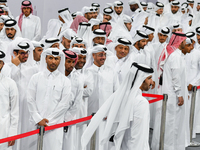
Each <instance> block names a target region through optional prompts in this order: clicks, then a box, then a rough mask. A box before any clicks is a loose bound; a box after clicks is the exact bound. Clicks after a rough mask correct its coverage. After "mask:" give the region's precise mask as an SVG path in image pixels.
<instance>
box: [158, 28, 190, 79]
mask: <svg viewBox="0 0 200 150" xmlns="http://www.w3.org/2000/svg"><path fill="white" fill-rule="evenodd" d="M186 38H187V37H186V35H185V34H184V33H182V32H175V33H173V34H172V36H171V39H170V41H169V44H168V45H167V46H165V48H164V49H163V51H162V53H161V55H160V57H159V60H158V64H157V70H158V73H159V74H158V75H159V77H160V75H161V74H162V72H163V66H164V64H165V62H166V61H167V58H168V57H169V56H170V55H171V54H172V53H173V52H174V51H175V50H176V49H177V48H178V47H179V45H180V44H181V43H182V42H183V41H184V40H185V39H186Z"/></svg>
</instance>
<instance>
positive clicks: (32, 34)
mask: <svg viewBox="0 0 200 150" xmlns="http://www.w3.org/2000/svg"><path fill="white" fill-rule="evenodd" d="M16 20H17V21H18V20H19V16H18V17H17V18H16ZM21 28H22V31H21V32H22V37H23V38H27V39H29V40H32V41H39V40H40V39H41V21H40V18H39V17H38V16H35V15H32V14H30V15H29V16H28V17H26V16H25V15H23V20H22V26H21Z"/></svg>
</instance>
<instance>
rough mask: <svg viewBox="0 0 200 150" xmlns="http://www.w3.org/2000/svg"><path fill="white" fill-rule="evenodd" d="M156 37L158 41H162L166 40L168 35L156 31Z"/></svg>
mask: <svg viewBox="0 0 200 150" xmlns="http://www.w3.org/2000/svg"><path fill="white" fill-rule="evenodd" d="M158 38H159V42H160V43H164V42H165V41H166V40H167V38H168V36H167V35H164V34H162V33H158Z"/></svg>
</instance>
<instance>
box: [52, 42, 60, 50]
mask: <svg viewBox="0 0 200 150" xmlns="http://www.w3.org/2000/svg"><path fill="white" fill-rule="evenodd" d="M51 48H58V49H60V48H59V43H54V44H53V45H51Z"/></svg>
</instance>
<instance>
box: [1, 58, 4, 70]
mask: <svg viewBox="0 0 200 150" xmlns="http://www.w3.org/2000/svg"><path fill="white" fill-rule="evenodd" d="M3 65H4V62H3V61H2V60H0V71H1V69H2V68H3Z"/></svg>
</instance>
